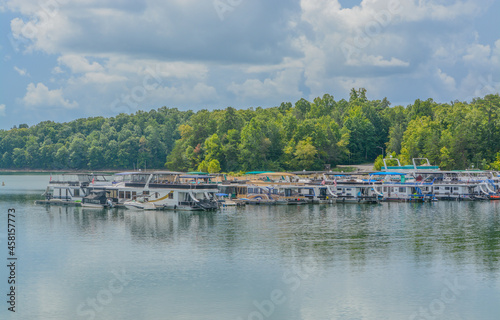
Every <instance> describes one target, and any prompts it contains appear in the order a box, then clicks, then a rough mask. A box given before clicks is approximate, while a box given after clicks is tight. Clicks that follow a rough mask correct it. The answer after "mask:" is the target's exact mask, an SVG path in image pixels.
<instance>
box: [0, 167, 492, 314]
mask: <svg viewBox="0 0 500 320" xmlns="http://www.w3.org/2000/svg"><path fill="white" fill-rule="evenodd" d="M48 180H49V177H48V176H47V175H1V176H0V183H1V182H4V183H5V186H1V187H0V212H1V215H0V218H1V221H0V252H1V259H2V260H3V261H2V262H1V265H2V267H1V268H0V283H1V285H0V293H1V294H2V297H3V299H5V300H4V301H2V303H1V309H0V319H134V320H135V319H179V320H188V319H189V320H191V319H194V320H198V319H200V320H201V319H203V320H205V319H207V320H208V319H210V320H212V319H216V320H226V319H227V320H240V319H244V320H247V319H251V320H258V319H261V320H264V319H283V320H299V319H300V320H318V319H320V320H322V319H345V320H355V319H356V320H357V319H370V320H371V319H397V320H401V319H410V320H411V319H453V320H456V319H467V320H470V319H478V320H479V319H480V320H485V319H486V320H488V319H492V320H493V319H495V320H496V319H498V317H499V315H500V303H499V301H500V260H499V258H500V201H499V202H494V201H492V202H435V203H423V204H415V203H382V204H379V205H359V204H333V205H303V206H247V207H244V208H228V209H224V210H220V211H217V212H210V213H204V212H202V213H190V212H171V211H156V212H151V211H147V212H143V211H135V210H127V209H112V210H100V209H99V210H96V209H83V208H73V207H58V206H42V205H34V201H35V200H38V199H43V197H42V196H41V193H42V192H43V191H44V189H45V186H46V184H47V183H48ZM9 208H13V209H15V229H16V235H15V237H16V243H15V255H14V257H15V258H17V260H15V268H14V269H15V270H14V272H15V290H14V291H15V311H16V312H15V313H13V312H11V311H9V310H8V308H9V307H10V306H11V305H10V304H8V303H7V301H8V300H9V299H11V298H10V297H11V296H12V295H10V296H9V295H8V294H9V293H10V285H9V284H8V283H7V282H8V280H9V277H10V276H11V275H12V273H11V269H10V268H9V267H8V265H9V263H10V262H12V261H13V260H8V258H9V257H11V258H12V256H10V255H9V249H8V236H7V219H8V209H9Z"/></svg>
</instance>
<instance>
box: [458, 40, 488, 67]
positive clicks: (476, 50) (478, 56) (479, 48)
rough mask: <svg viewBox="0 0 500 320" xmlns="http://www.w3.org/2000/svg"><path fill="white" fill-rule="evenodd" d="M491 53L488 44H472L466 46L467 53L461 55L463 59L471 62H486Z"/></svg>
mask: <svg viewBox="0 0 500 320" xmlns="http://www.w3.org/2000/svg"><path fill="white" fill-rule="evenodd" d="M490 54H491V48H490V46H489V45H481V44H473V45H471V46H469V47H468V48H467V54H466V55H464V56H463V59H464V61H466V62H468V63H472V64H482V63H487V62H488V60H489V58H490Z"/></svg>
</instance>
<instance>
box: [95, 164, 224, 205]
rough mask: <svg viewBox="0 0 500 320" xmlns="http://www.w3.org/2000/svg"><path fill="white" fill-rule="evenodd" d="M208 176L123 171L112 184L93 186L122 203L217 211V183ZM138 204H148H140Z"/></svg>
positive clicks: (167, 172) (166, 172) (169, 172)
mask: <svg viewBox="0 0 500 320" xmlns="http://www.w3.org/2000/svg"><path fill="white" fill-rule="evenodd" d="M209 179H210V177H209V176H201V175H186V174H184V173H182V172H171V171H155V172H124V173H119V174H117V175H116V177H115V180H114V181H113V183H112V184H110V185H106V186H97V187H94V189H101V190H106V191H109V192H110V193H111V196H112V197H116V199H117V200H118V202H119V203H120V204H124V205H125V203H126V202H127V204H128V205H129V206H132V205H133V204H134V203H133V202H131V201H132V200H136V203H135V204H134V205H135V206H136V207H141V206H142V207H143V208H144V209H151V208H152V207H151V205H150V204H152V205H154V206H155V209H174V210H200V211H207V210H215V209H217V208H218V203H217V197H216V196H215V194H216V193H218V188H217V184H215V183H210V182H209ZM139 203H148V204H147V205H141V204H139Z"/></svg>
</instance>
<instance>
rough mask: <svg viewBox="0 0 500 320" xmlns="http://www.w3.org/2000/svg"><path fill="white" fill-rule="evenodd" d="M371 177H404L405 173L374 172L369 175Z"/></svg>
mask: <svg viewBox="0 0 500 320" xmlns="http://www.w3.org/2000/svg"><path fill="white" fill-rule="evenodd" d="M370 175H371V176H404V175H406V173H402V172H374V173H370Z"/></svg>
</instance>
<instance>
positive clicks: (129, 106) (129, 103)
mask: <svg viewBox="0 0 500 320" xmlns="http://www.w3.org/2000/svg"><path fill="white" fill-rule="evenodd" d="M160 74H161V72H160V66H159V65H156V68H155V70H153V69H151V68H147V69H146V75H145V76H144V78H143V79H142V84H140V85H137V86H135V87H133V88H132V89H130V91H129V92H128V93H126V94H122V96H121V97H120V98H119V99H118V98H117V99H115V100H114V101H113V102H112V103H111V110H113V111H114V112H124V113H131V112H132V111H133V110H134V109H136V108H137V107H138V105H139V104H140V103H141V102H143V101H144V99H146V97H147V95H148V93H149V92H152V91H154V90H156V89H157V88H158V86H160V85H161V84H162V82H163V80H162V78H161V76H160Z"/></svg>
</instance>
